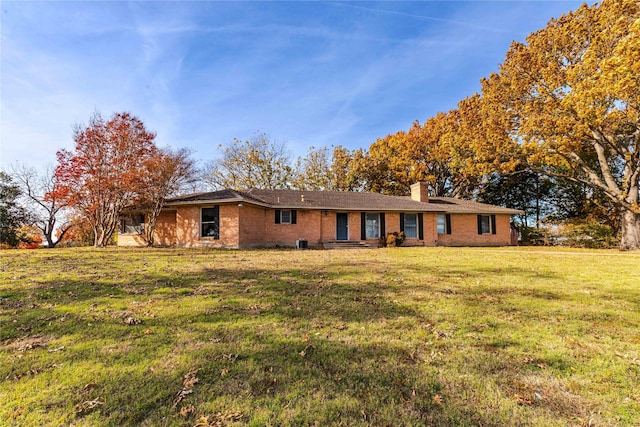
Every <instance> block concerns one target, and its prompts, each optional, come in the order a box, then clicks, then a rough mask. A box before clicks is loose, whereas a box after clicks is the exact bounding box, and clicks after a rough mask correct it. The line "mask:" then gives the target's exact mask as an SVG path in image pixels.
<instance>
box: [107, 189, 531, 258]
mask: <svg viewBox="0 0 640 427" xmlns="http://www.w3.org/2000/svg"><path fill="white" fill-rule="evenodd" d="M518 213H520V211H518V210H515V209H507V208H503V207H499V206H493V205H488V204H483V203H476V202H471V201H466V200H460V199H456V198H449V197H429V196H428V187H427V184H426V183H422V182H421V183H416V184H414V185H412V186H411V196H410V197H409V196H405V197H402V196H387V195H383V194H377V193H361V192H346V191H300V190H259V189H249V190H244V191H238V190H229V189H227V190H221V191H214V192H209V193H196V194H190V195H186V196H181V197H175V198H172V199H170V200H168V201H167V203H166V205H165V207H164V208H163V210H162V212H161V214H160V216H159V217H158V220H157V225H156V236H155V237H156V243H157V244H158V245H161V246H182V247H219V248H251V247H277V246H279V247H295V246H302V244H304V245H305V246H306V245H308V246H309V247H326V248H329V247H349V246H365V247H366V246H370V247H377V246H378V245H379V242H380V239H381V238H384V237H385V236H386V235H387V234H388V233H393V232H400V231H403V232H404V234H405V236H406V240H405V242H404V245H405V246H505V245H511V244H517V239H516V240H514V238H513V237H514V236H513V231H512V229H511V215H514V214H518ZM142 227H144V215H141V214H139V213H138V214H136V213H135V212H130V213H128V214H127V215H125V216H123V218H122V221H121V226H120V232H119V233H118V245H119V246H141V245H143V244H144V241H143V239H142V236H141V235H140V232H141V230H142Z"/></svg>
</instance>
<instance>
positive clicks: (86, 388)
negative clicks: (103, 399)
mask: <svg viewBox="0 0 640 427" xmlns="http://www.w3.org/2000/svg"><path fill="white" fill-rule="evenodd" d="M95 386H96V383H94V382H90V383H89V384H87V385H85V386H84V387H82V390H80V394H85V393H87V392H89V391H90V390H91V389H92V388H94V387H95Z"/></svg>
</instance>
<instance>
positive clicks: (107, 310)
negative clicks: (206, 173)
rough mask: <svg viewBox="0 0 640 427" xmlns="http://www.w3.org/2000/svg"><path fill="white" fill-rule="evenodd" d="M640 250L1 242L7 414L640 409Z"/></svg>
mask: <svg viewBox="0 0 640 427" xmlns="http://www.w3.org/2000/svg"><path fill="white" fill-rule="evenodd" d="M639 266H640V254H638V253H621V252H618V251H581V250H557V249H525V248H504V249H501V248H496V249H480V248H476V249H473V248H397V249H377V250H338V251H313V250H311V251H294V250H264V251H258V250H256V251H214V250H196V249H190V250H187V249H122V248H110V249H103V250H96V249H86V248H83V249H56V250H34V251H16V250H12V251H0V425H3V426H5V425H7V426H11V425H16V426H24V425H38V426H39V425H51V426H56V425H65V426H66V425H77V426H103V425H110V426H125V425H148V426H156V425H176V426H182V425H187V426H196V425H198V426H226V425H229V426H233V425H250V426H264V425H267V426H283V425H291V426H304V425H318V426H325V425H344V426H354V425H362V426H365V425H375V426H386V425H388V426H411V425H415V426H423V425H432V426H480V425H481V426H503V425H522V426H566V425H570V426H582V425H584V426H587V425H596V426H603V425H612V426H618V425H619V426H636V425H638V424H639V423H640V326H639V325H640V272H639V271H638V270H639Z"/></svg>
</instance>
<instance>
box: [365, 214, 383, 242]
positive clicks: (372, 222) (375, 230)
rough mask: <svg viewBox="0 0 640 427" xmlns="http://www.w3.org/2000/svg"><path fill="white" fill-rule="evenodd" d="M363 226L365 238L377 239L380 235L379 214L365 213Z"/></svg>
mask: <svg viewBox="0 0 640 427" xmlns="http://www.w3.org/2000/svg"><path fill="white" fill-rule="evenodd" d="M365 227H366V238H367V239H378V238H379V237H380V214H377V213H367V214H366V215H365Z"/></svg>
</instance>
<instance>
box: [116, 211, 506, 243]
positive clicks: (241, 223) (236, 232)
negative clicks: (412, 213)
mask: <svg viewBox="0 0 640 427" xmlns="http://www.w3.org/2000/svg"><path fill="white" fill-rule="evenodd" d="M219 206H220V239H213V238H201V237H200V212H201V207H199V206H185V207H178V208H177V209H176V210H175V211H164V212H162V213H161V214H160V216H159V217H158V223H157V228H156V242H157V244H159V245H167V246H168V245H178V246H188V247H190V246H196V247H198V246H207V247H224V248H242V247H256V246H276V245H278V246H283V247H293V246H295V244H296V240H297V239H306V240H307V241H308V243H309V246H312V247H313V246H320V245H321V244H322V242H326V241H332V240H335V238H336V213H337V212H336V211H320V210H302V209H298V210H296V213H297V215H296V216H297V218H296V219H297V221H296V224H276V222H275V210H274V209H269V208H263V207H259V206H254V205H251V204H248V203H243V206H238V204H235V203H228V204H222V205H219ZM360 218H361V212H349V240H360V237H361V235H360V230H361V228H360ZM423 218H424V219H423V234H424V240H419V239H407V240H406V241H405V245H406V246H423V245H424V246H434V245H440V246H502V245H509V244H510V243H511V240H510V236H511V233H510V216H509V215H496V231H497V233H496V234H483V235H479V234H478V222H477V215H476V214H452V215H451V229H452V234H450V235H449V234H437V214H433V213H425V214H424V215H423ZM398 231H400V214H399V213H397V212H387V213H385V232H386V233H393V232H398ZM367 242H368V243H370V244H371V245H372V246H376V245H377V243H378V240H377V239H369V240H367ZM142 245H144V241H143V240H142V238H141V237H140V236H138V235H135V234H120V235H119V236H118V246H142Z"/></svg>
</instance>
